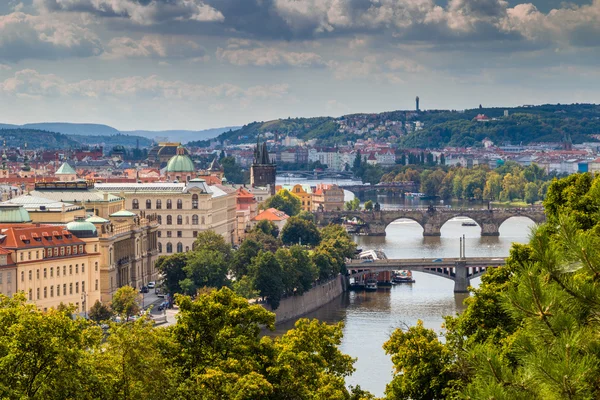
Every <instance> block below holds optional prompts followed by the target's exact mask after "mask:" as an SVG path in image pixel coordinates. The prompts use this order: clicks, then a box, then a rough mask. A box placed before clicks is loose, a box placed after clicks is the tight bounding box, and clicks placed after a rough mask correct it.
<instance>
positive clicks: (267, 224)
mask: <svg viewBox="0 0 600 400" xmlns="http://www.w3.org/2000/svg"><path fill="white" fill-rule="evenodd" d="M252 230H253V231H255V232H262V233H265V234H267V235H271V236H273V237H274V238H276V237H278V236H279V228H278V227H277V225H275V223H274V222H273V221H269V220H267V219H263V220H260V221H258V223H257V224H256V225H255V226H254V228H253V229H252Z"/></svg>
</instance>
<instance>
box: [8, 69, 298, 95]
mask: <svg viewBox="0 0 600 400" xmlns="http://www.w3.org/2000/svg"><path fill="white" fill-rule="evenodd" d="M288 92H289V85H287V84H273V85H264V86H253V87H250V88H247V89H244V88H242V87H239V86H236V85H232V84H228V83H224V84H220V85H217V86H205V85H200V84H193V83H187V82H183V81H177V80H164V79H161V78H160V77H158V76H155V75H152V76H147V77H142V76H131V77H126V78H112V79H105V80H93V79H87V80H81V81H76V82H67V81H66V80H65V79H64V78H62V77H59V76H57V75H54V74H40V73H39V72H37V71H35V70H32V69H26V70H21V71H17V72H16V73H15V74H14V76H13V77H11V78H8V79H6V80H4V81H3V82H0V94H4V95H10V96H17V97H29V98H43V97H64V96H70V97H83V98H100V97H114V98H145V99H166V100H184V101H188V100H212V99H214V98H229V99H239V100H242V99H268V98H281V97H283V96H285V95H287V94H288Z"/></svg>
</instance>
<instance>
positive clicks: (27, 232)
mask: <svg viewBox="0 0 600 400" xmlns="http://www.w3.org/2000/svg"><path fill="white" fill-rule="evenodd" d="M0 232H1V233H2V235H5V236H6V237H5V238H4V239H2V240H0V246H1V247H4V248H7V249H23V248H35V247H57V246H65V245H80V244H85V242H84V241H83V240H81V239H79V238H77V237H76V236H74V235H72V234H71V233H70V232H69V231H66V230H64V229H62V228H59V227H57V226H52V225H39V226H38V225H36V224H0Z"/></svg>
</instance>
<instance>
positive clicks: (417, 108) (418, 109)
mask: <svg viewBox="0 0 600 400" xmlns="http://www.w3.org/2000/svg"><path fill="white" fill-rule="evenodd" d="M415 103H417V107H416V110H417V112H419V111H421V109H420V108H419V96H417V98H416V99H415Z"/></svg>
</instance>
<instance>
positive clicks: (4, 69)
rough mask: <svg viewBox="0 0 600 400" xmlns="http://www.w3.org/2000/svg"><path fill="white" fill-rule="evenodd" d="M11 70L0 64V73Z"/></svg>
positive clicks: (7, 66) (9, 67)
mask: <svg viewBox="0 0 600 400" xmlns="http://www.w3.org/2000/svg"><path fill="white" fill-rule="evenodd" d="M11 69H12V67H11V66H9V65H6V64H0V71H10V70H11Z"/></svg>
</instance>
